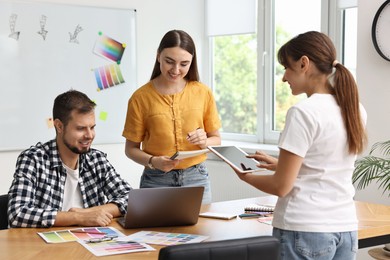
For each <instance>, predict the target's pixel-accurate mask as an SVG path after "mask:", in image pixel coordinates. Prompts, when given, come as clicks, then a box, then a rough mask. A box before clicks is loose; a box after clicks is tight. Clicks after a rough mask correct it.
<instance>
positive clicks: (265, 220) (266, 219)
mask: <svg viewBox="0 0 390 260" xmlns="http://www.w3.org/2000/svg"><path fill="white" fill-rule="evenodd" d="M272 219H273V217H272V216H270V217H260V218H258V219H257V221H259V222H260V223H264V224H267V225H272Z"/></svg>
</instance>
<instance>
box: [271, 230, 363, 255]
mask: <svg viewBox="0 0 390 260" xmlns="http://www.w3.org/2000/svg"><path fill="white" fill-rule="evenodd" d="M272 235H273V236H274V237H276V238H278V239H279V241H280V243H281V247H280V249H281V252H280V260H295V259H305V260H311V259H318V260H331V259H334V260H352V259H356V252H357V249H358V240H357V231H352V232H339V233H319V232H318V233H317V232H301V231H290V230H283V229H278V228H273V234H272Z"/></svg>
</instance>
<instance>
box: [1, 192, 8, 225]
mask: <svg viewBox="0 0 390 260" xmlns="http://www.w3.org/2000/svg"><path fill="white" fill-rule="evenodd" d="M7 208H8V194H5V195H0V229H7V228H8V214H7Z"/></svg>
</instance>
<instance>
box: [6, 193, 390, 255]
mask: <svg viewBox="0 0 390 260" xmlns="http://www.w3.org/2000/svg"><path fill="white" fill-rule="evenodd" d="M275 200H276V198H275V197H273V196H266V197H258V198H249V199H241V200H232V201H224V202H215V203H211V204H206V205H202V208H201V212H206V211H211V212H221V213H235V214H237V215H238V214H241V213H242V212H243V208H244V206H246V205H248V204H251V203H261V204H272V203H274V202H275ZM356 208H357V214H358V218H359V232H358V237H359V240H360V239H372V238H375V237H378V236H386V235H387V236H388V235H389V234H390V206H385V205H379V204H371V203H365V202H356ZM110 226H111V227H114V228H116V229H118V230H119V231H121V232H122V233H124V234H125V235H130V234H133V233H136V232H138V231H141V230H142V231H159V232H169V233H184V234H198V235H204V236H208V237H209V238H208V239H207V240H206V241H217V240H226V239H233V238H243V237H252V236H261V235H271V233H272V226H271V225H268V224H264V223H260V222H258V221H257V220H256V219H253V218H251V219H241V218H235V219H232V220H221V219H211V218H202V217H200V218H199V220H198V223H197V224H196V225H192V226H179V227H155V228H141V229H123V228H122V227H121V226H120V225H119V224H118V223H117V222H116V220H114V221H113V223H112V224H111V225H110ZM73 228H75V227H55V228H49V229H47V228H11V229H8V230H2V231H0V252H1V253H0V254H1V256H2V258H3V259H40V260H41V259H102V258H108V257H109V258H110V259H130V260H131V259H138V260H143V259H158V253H159V250H160V249H161V248H162V246H158V245H151V246H152V247H153V248H155V249H156V250H155V251H149V252H140V253H130V254H121V255H113V256H103V257H97V256H94V255H93V254H92V253H90V252H89V251H88V250H87V249H85V248H84V247H83V246H82V245H80V244H79V243H77V242H66V243H56V244H47V243H46V242H45V241H44V240H43V239H42V238H41V237H40V236H38V234H37V232H46V231H53V230H64V229H73ZM389 242H390V241H389Z"/></svg>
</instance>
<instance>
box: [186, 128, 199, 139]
mask: <svg viewBox="0 0 390 260" xmlns="http://www.w3.org/2000/svg"><path fill="white" fill-rule="evenodd" d="M199 129H200V127H198V128H196V129H195V131H196V130H199ZM189 138H191V135H190V133H188V134H187V139H189Z"/></svg>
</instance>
